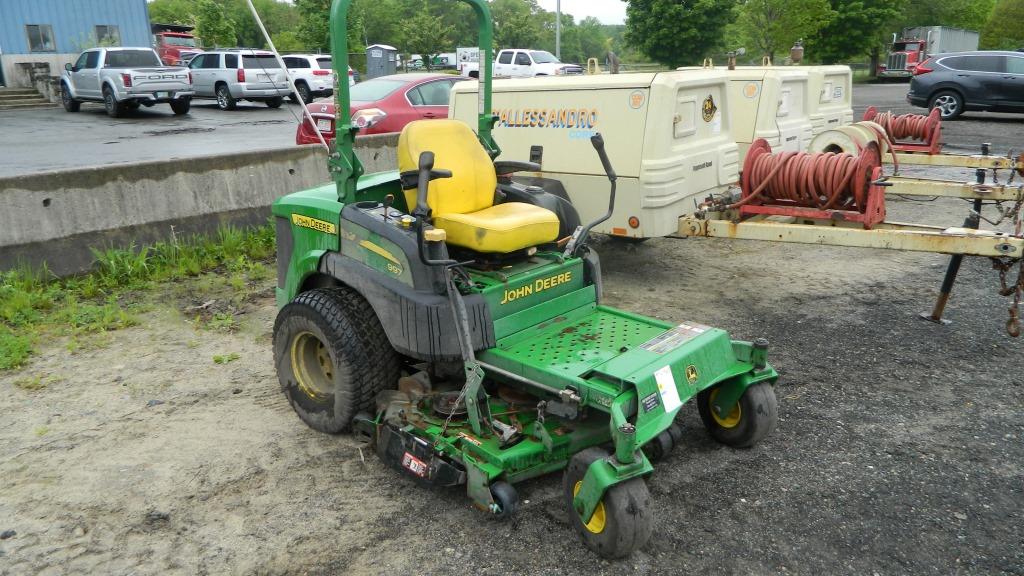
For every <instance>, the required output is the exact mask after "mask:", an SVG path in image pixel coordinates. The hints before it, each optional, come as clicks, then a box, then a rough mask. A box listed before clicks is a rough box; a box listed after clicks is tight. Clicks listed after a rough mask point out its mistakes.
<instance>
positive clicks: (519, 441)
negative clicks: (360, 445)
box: [273, 0, 778, 557]
mask: <svg viewBox="0 0 1024 576" xmlns="http://www.w3.org/2000/svg"><path fill="white" fill-rule="evenodd" d="M349 1H350V0H334V3H333V5H332V7H331V22H330V27H331V32H332V49H333V62H334V67H335V77H336V78H346V77H347V75H346V74H345V73H344V72H345V71H346V70H347V69H348V50H347V46H346V35H345V31H346V29H347V23H346V13H347V10H348V6H349ZM466 1H467V2H468V3H469V4H470V5H471V6H472V7H473V9H474V10H475V12H476V16H477V20H478V25H479V34H480V62H481V66H482V69H483V72H482V74H481V82H482V89H481V90H480V102H479V118H478V123H477V132H476V133H475V134H474V132H473V131H472V130H471V129H470V127H469V126H467V125H465V124H462V123H460V122H457V121H454V120H427V121H418V122H413V123H411V124H409V125H408V126H407V127H406V128H405V130H403V131H402V134H401V137H400V139H399V144H398V164H399V166H398V170H395V171H391V172H384V173H378V174H372V175H366V176H364V175H363V170H362V167H361V166H360V164H359V161H358V160H357V159H356V157H355V155H354V153H353V138H354V136H355V134H356V132H357V131H358V129H359V128H360V127H366V126H368V125H372V124H373V123H374V122H376V121H379V118H380V114H381V113H380V112H379V111H374V110H369V111H361V112H358V113H357V114H355V115H354V117H353V116H351V115H350V112H349V90H348V83H347V82H340V83H338V85H337V86H335V94H336V95H337V99H338V101H337V106H336V107H335V109H336V110H337V118H336V126H337V129H336V134H337V142H336V145H335V150H334V151H333V153H332V154H331V157H330V160H329V166H330V171H331V173H332V175H333V177H334V180H335V182H334V183H332V184H329V185H325V186H322V187H319V188H314V189H311V190H305V191H302V192H297V193H294V194H291V195H288V196H285V197H283V198H281V199H280V200H278V201H277V202H276V203H275V205H274V207H273V212H274V215H275V216H276V222H277V243H278V288H277V302H278V305H279V306H280V312H279V314H278V317H277V321H276V322H275V325H274V361H275V363H276V367H277V374H278V378H279V379H280V382H281V386H282V388H283V389H284V392H285V394H286V395H287V397H288V400H289V401H290V402H291V404H292V406H293V407H294V408H295V411H296V412H297V413H298V415H299V417H300V418H301V419H302V420H303V421H305V422H306V424H308V425H309V426H311V427H312V428H314V429H316V430H320V431H323V432H328V433H339V432H343V431H347V430H351V431H353V432H354V433H355V434H357V435H361V436H364V437H365V438H366V439H367V440H369V441H370V442H371V443H372V444H373V445H374V447H375V449H376V452H377V453H378V455H379V456H380V457H381V459H383V460H384V461H385V462H387V463H388V464H389V465H391V466H393V467H395V468H397V469H398V470H400V471H402V472H404V473H406V474H408V475H409V476H411V477H412V478H414V479H415V480H417V481H419V482H420V483H422V484H425V485H431V486H454V485H465V486H466V490H467V492H468V493H469V497H470V499H471V500H472V502H473V504H475V505H476V506H477V507H478V508H480V509H481V510H484V511H486V512H489V513H492V514H494V515H495V516H497V517H507V516H509V515H511V514H512V513H514V512H515V510H516V508H517V505H518V502H519V498H518V496H517V494H516V490H515V488H514V487H513V486H514V485H515V484H516V483H517V482H519V481H521V480H526V479H528V478H533V477H536V476H540V475H542V474H547V473H549V472H555V471H559V470H562V471H563V490H564V498H565V504H566V506H567V509H568V512H569V515H570V518H571V522H572V524H573V525H574V527H575V529H576V530H577V531H578V532H579V533H580V534H581V535H582V537H583V541H584V543H585V544H586V545H587V546H588V547H590V548H591V549H592V550H594V551H596V552H597V553H598V554H601V555H602V556H606V557H619V556H625V555H627V554H629V553H631V552H632V551H633V550H635V549H637V548H638V547H640V546H643V545H644V543H645V542H646V541H647V539H648V537H649V536H650V534H651V528H652V516H651V512H652V510H651V498H650V496H649V494H648V491H647V486H646V484H645V481H644V477H645V476H647V475H648V474H650V473H651V471H652V470H653V467H652V465H651V462H652V461H654V460H657V459H658V458H660V457H662V456H664V455H665V454H666V453H667V452H668V451H669V450H671V449H672V447H673V445H674V444H675V443H676V442H677V441H678V438H679V434H680V428H679V427H678V426H677V425H676V424H674V420H675V418H676V415H677V413H678V412H679V409H680V406H681V405H682V404H683V402H686V401H688V400H690V399H691V398H694V397H695V398H696V401H697V403H698V409H699V413H700V416H701V418H702V420H703V422H704V425H705V426H706V427H707V429H708V430H709V431H710V433H711V435H712V436H713V437H714V438H715V439H717V440H718V441H720V442H722V443H724V444H727V445H730V446H736V447H747V446H751V445H753V444H755V443H756V442H758V441H760V440H761V439H762V438H764V437H765V436H766V435H767V434H769V433H770V432H771V431H772V429H774V427H775V423H776V418H777V409H776V400H775V395H774V392H773V389H772V385H773V384H774V383H775V380H776V379H777V377H778V375H777V374H776V372H775V370H774V369H772V367H771V366H770V365H768V364H767V362H766V361H765V354H766V347H767V343H766V342H764V341H763V340H759V341H756V342H754V343H750V342H739V341H735V340H730V339H729V335H728V334H727V333H726V332H724V331H722V330H719V329H716V328H711V327H708V326H703V325H701V324H697V323H694V322H685V323H681V324H678V325H672V324H669V323H665V322H661V321H658V320H654V319H651V318H646V317H643V316H638V315H636V314H631V313H628V312H624V311H621V310H616V309H614V308H609V307H607V306H603V305H601V304H600V299H601V271H600V265H599V263H598V258H597V254H596V253H595V252H594V251H593V250H591V249H590V248H589V247H588V245H587V240H588V231H589V230H590V229H591V227H592V226H594V224H596V223H597V222H590V223H588V224H585V225H582V226H581V225H580V223H579V218H578V216H577V215H576V213H575V211H574V210H573V208H572V205H571V204H570V203H569V202H568V201H566V200H565V199H564V198H563V197H561V196H558V195H556V194H552V193H548V192H545V191H544V190H543V189H542V188H538V187H527V186H522V185H519V184H517V183H515V182H514V181H513V180H512V179H511V178H510V175H511V174H513V173H515V172H516V171H520V170H524V171H538V170H539V167H538V166H536V165H534V164H530V163H527V162H494V161H493V159H494V158H495V157H496V156H497V155H498V153H499V150H498V147H497V145H496V144H495V142H494V141H493V139H492V138H491V126H492V124H493V122H494V119H493V118H492V115H491V57H492V55H491V19H490V13H489V9H488V3H487V2H486V0H466ZM592 142H593V145H594V148H595V150H596V153H597V154H598V155H599V157H600V159H601V162H602V164H603V166H604V169H605V171H606V172H607V175H608V179H609V180H610V182H611V186H610V188H611V191H610V199H609V212H608V214H611V209H612V207H613V206H614V202H615V172H614V171H613V170H612V166H611V162H610V161H609V159H608V157H607V156H606V155H605V153H604V143H603V141H602V140H601V137H600V135H595V136H594V137H593V138H592ZM594 193H595V194H601V193H603V191H602V190H594ZM605 218H607V215H606V216H605ZM599 221H600V220H599ZM599 221H598V222H599Z"/></svg>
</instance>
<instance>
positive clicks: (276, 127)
mask: <svg viewBox="0 0 1024 576" xmlns="http://www.w3.org/2000/svg"><path fill="white" fill-rule="evenodd" d="M301 113H302V110H301V108H299V106H297V105H295V104H292V103H290V102H288V101H286V102H285V104H284V105H283V106H281V107H280V108H278V109H276V110H275V109H273V108H268V107H267V106H266V105H265V104H263V103H250V102H240V103H239V105H238V108H237V109H235V110H232V111H223V110H220V109H218V108H217V105H216V104H215V103H214V102H213V101H212V100H197V101H194V102H193V103H192V110H191V111H190V112H189V113H188V114H186V115H184V116H175V115H174V113H173V112H171V107H170V106H168V105H166V104H159V105H156V106H153V107H152V108H144V107H143V108H139V109H138V110H135V111H129V112H127V113H126V114H125V116H124V117H123V118H116V119H115V118H110V117H108V116H107V114H106V112H105V111H104V109H103V106H102V105H100V104H91V103H86V104H83V105H82V109H81V111H80V112H78V113H74V114H72V113H68V112H65V111H64V109H63V108H60V107H56V108H45V109H33V110H11V111H3V112H0V177H3V176H14V175H18V174H31V173H34V172H42V171H49V170H60V169H66V168H81V167H85V166H105V165H110V164H122V163H134V162H143V161H147V160H167V159H174V158H181V159H187V158H194V157H199V156H209V155H211V154H222V153H227V152H244V151H246V150H259V149H266V148H279V147H283V146H289V145H294V143H295V127H296V125H297V123H298V121H297V118H298V117H299V115H300V114H301Z"/></svg>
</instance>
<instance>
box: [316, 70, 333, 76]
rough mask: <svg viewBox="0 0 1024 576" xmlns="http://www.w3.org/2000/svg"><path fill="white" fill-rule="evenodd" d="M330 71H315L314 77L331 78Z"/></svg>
mask: <svg viewBox="0 0 1024 576" xmlns="http://www.w3.org/2000/svg"><path fill="white" fill-rule="evenodd" d="M330 75H331V71H330V70H313V76H330Z"/></svg>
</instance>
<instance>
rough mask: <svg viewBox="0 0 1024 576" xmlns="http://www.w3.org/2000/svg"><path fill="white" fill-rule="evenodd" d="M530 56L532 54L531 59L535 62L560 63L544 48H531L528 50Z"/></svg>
mask: <svg viewBox="0 0 1024 576" xmlns="http://www.w3.org/2000/svg"><path fill="white" fill-rule="evenodd" d="M530 56H533V61H534V62H536V63H537V64H552V63H554V64H560V62H559V60H558V58H555V55H554V54H552V53H551V52H546V51H544V50H533V51H531V52H530Z"/></svg>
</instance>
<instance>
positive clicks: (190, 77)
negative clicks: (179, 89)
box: [188, 70, 192, 84]
mask: <svg viewBox="0 0 1024 576" xmlns="http://www.w3.org/2000/svg"><path fill="white" fill-rule="evenodd" d="M188 83H189V84H191V83H192V71H191V70H190V71H189V73H188Z"/></svg>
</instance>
